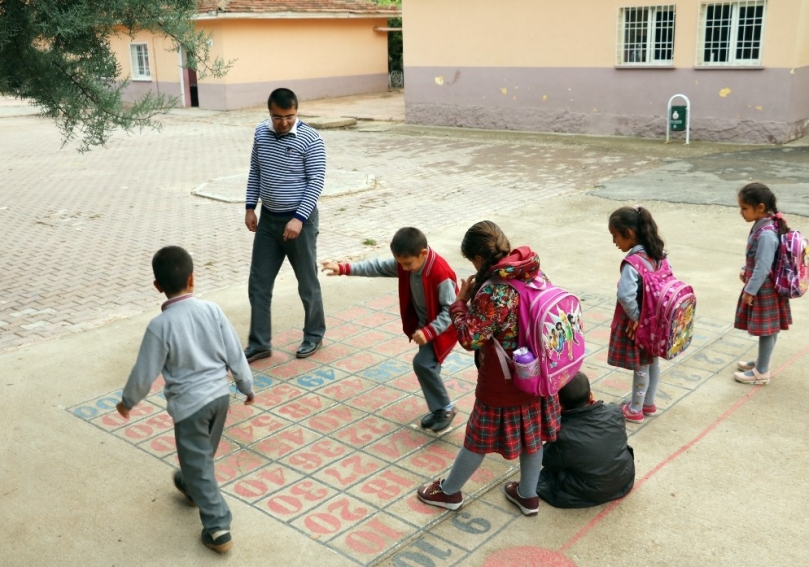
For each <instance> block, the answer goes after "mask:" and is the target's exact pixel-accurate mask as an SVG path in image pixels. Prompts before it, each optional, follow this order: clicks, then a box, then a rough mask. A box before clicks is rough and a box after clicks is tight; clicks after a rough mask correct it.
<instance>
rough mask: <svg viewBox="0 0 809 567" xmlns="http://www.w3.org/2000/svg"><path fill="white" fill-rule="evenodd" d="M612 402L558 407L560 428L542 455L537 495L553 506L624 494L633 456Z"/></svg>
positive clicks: (598, 501)
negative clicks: (561, 409) (562, 410)
mask: <svg viewBox="0 0 809 567" xmlns="http://www.w3.org/2000/svg"><path fill="white" fill-rule="evenodd" d="M634 455H635V453H634V451H633V450H632V447H630V446H629V445H628V444H627V438H626V425H625V420H624V416H623V414H622V413H621V410H620V408H619V407H618V406H616V405H615V404H605V403H604V402H602V401H598V402H595V403H593V404H589V405H586V406H582V407H579V408H576V409H572V410H568V411H564V412H562V428H561V429H560V430H559V435H558V438H557V440H556V441H554V442H553V443H547V444H546V445H545V448H544V454H543V457H542V466H543V468H542V472H541V473H540V476H539V485H538V486H537V492H538V494H539V497H540V498H542V499H543V500H544V501H546V502H547V503H548V504H550V505H551V506H555V507H557V508H588V507H590V506H598V505H599V504H603V503H604V502H608V501H610V500H615V499H616V498H621V497H622V496H625V495H626V494H627V493H628V492H629V491H630V490H632V486H633V485H634V484H635V458H634Z"/></svg>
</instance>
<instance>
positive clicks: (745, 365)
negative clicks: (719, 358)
mask: <svg viewBox="0 0 809 567" xmlns="http://www.w3.org/2000/svg"><path fill="white" fill-rule="evenodd" d="M755 367H756V361H755V360H740V361H739V362H737V363H736V368H738V369H739V370H741V371H742V372H747V371H748V370H753V368H755Z"/></svg>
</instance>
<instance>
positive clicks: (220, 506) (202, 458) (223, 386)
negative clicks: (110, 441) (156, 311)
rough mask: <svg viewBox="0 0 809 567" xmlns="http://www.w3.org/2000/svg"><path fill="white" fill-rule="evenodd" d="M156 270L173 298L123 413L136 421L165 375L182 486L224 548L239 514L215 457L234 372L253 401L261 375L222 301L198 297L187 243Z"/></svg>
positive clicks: (160, 255)
mask: <svg viewBox="0 0 809 567" xmlns="http://www.w3.org/2000/svg"><path fill="white" fill-rule="evenodd" d="M152 270H153V271H154V276H155V282H154V286H155V287H156V288H157V290H158V291H159V292H161V293H165V294H166V298H167V300H168V301H166V302H165V303H164V304H163V306H162V310H163V313H161V314H160V315H158V316H157V317H155V318H154V319H152V321H151V322H150V323H149V326H148V327H147V328H146V334H145V335H144V337H143V341H142V343H141V346H140V352H139V353H138V359H137V362H136V363H135V366H134V368H132V372H131V373H130V375H129V380H127V383H126V387H125V388H124V392H123V396H122V400H121V402H120V403H119V404H118V406H117V408H118V413H120V414H121V416H123V417H124V418H126V419H129V412H130V410H131V409H132V408H133V407H135V406H136V405H137V404H138V403H139V402H140V401H141V400H143V398H145V397H146V396H147V395H148V394H149V390H150V389H151V386H152V383H153V382H154V381H155V379H156V378H157V377H158V376H159V375H160V374H162V375H163V378H164V379H165V381H166V388H165V395H166V401H167V402H168V403H167V408H166V409H167V411H168V413H169V415H170V416H171V418H172V419H173V420H174V438H175V441H176V444H177V456H178V458H179V460H180V470H178V471H176V472H175V474H174V486H176V487H177V490H179V491H180V492H182V493H183V495H185V497H186V498H188V500H189V501H190V502H191V503H193V504H195V505H196V506H198V507H199V516H200V519H201V520H202V525H203V530H202V542H203V543H204V544H205V545H206V546H207V547H209V548H210V549H213V550H214V551H217V552H219V553H224V552H226V551H228V550H229V549H230V548H231V547H233V541H232V539H231V535H230V522H231V513H230V508H229V507H228V505H227V503H226V502H225V499H224V498H223V497H222V493H221V492H220V491H219V485H218V484H217V482H216V477H215V474H214V455H215V453H216V449H217V447H218V446H219V440H220V438H221V436H222V430H223V429H224V425H225V418H226V417H227V413H228V402H229V386H228V370H230V372H231V373H232V374H233V379H234V380H235V382H236V385H237V387H238V388H239V391H240V392H241V393H243V394H244V395H246V396H247V399H246V400H245V402H244V403H245V405H250V404H252V403H253V398H254V397H255V396H254V394H253V375H252V373H251V371H250V366H249V365H248V364H247V359H246V358H245V357H244V352H243V351H242V347H241V343H240V342H239V339H238V337H237V336H236V331H235V330H234V329H233V327H232V326H231V324H230V321H228V319H227V317H225V314H224V313H223V312H222V310H221V309H220V308H219V306H218V305H216V304H214V303H211V302H208V301H199V300H197V299H194V296H193V291H194V263H193V261H192V260H191V256H190V255H189V254H188V252H186V251H185V250H184V249H182V248H180V247H179V246H167V247H165V248H161V249H160V250H158V251H157V253H156V254H155V255H154V257H153V258H152Z"/></svg>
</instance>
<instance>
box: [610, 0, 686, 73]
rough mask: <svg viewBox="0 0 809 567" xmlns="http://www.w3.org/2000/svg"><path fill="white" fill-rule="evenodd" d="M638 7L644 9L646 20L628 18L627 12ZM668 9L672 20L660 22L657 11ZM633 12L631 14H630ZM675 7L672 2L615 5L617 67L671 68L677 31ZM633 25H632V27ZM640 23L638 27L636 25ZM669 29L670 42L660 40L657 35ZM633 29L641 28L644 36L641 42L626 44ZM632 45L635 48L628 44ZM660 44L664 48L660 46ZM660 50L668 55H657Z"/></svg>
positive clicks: (666, 10) (632, 11)
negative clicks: (644, 4)
mask: <svg viewBox="0 0 809 567" xmlns="http://www.w3.org/2000/svg"><path fill="white" fill-rule="evenodd" d="M638 10H647V14H646V18H645V21H643V20H638V19H635V20H634V21H630V20H629V18H628V15H629V14H633V13H635V12H636V11H638ZM665 12H671V19H670V20H667V21H664V22H659V21H658V19H657V15H658V14H663V13H665ZM633 15H634V14H633ZM676 19H677V8H676V6H675V5H674V4H661V5H652V6H624V7H621V8H618V41H617V42H616V47H617V49H616V53H615V64H616V65H617V66H620V67H671V66H673V65H674V36H675V31H676ZM633 26H634V27H633ZM639 26H640V27H639ZM669 29H670V31H671V39H670V41H665V42H662V43H659V42H658V41H657V37H658V34H662V33H665V32H666V30H669ZM632 31H643V32H645V33H646V38H645V40H644V41H643V42H635V43H633V44H629V43H627V36H628V35H629V34H630V33H631V32H632ZM632 45H635V47H634V48H633V47H631V46H632ZM661 46H663V47H661ZM660 52H663V53H666V52H667V54H669V55H670V57H668V58H664V57H659V56H658V54H659V53H660Z"/></svg>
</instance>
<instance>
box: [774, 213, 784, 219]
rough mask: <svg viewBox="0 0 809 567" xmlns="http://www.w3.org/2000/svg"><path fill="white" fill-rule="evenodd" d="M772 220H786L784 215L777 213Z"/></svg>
mask: <svg viewBox="0 0 809 567" xmlns="http://www.w3.org/2000/svg"><path fill="white" fill-rule="evenodd" d="M772 218H774V219H775V220H784V215H782V214H781V213H775V214H774V215H773V216H772Z"/></svg>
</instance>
